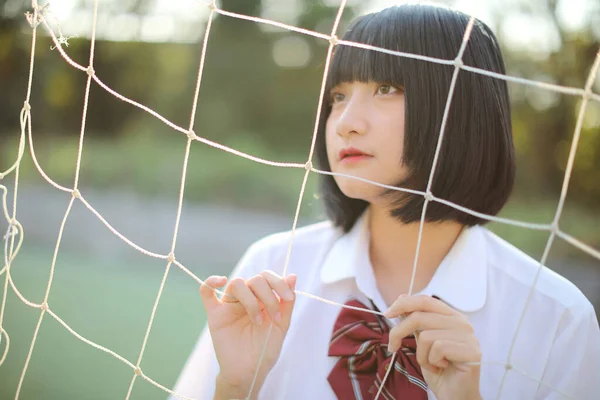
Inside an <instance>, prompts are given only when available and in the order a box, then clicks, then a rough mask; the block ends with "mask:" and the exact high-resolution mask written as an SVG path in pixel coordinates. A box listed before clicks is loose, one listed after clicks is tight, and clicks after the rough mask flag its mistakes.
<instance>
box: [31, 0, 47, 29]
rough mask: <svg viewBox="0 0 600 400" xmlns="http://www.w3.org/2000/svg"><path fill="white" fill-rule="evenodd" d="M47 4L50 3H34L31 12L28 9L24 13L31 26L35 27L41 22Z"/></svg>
mask: <svg viewBox="0 0 600 400" xmlns="http://www.w3.org/2000/svg"><path fill="white" fill-rule="evenodd" d="M49 6H50V3H45V4H44V5H41V6H40V5H39V4H36V5H34V8H33V13H30V12H29V11H27V12H26V13H25V18H26V19H27V22H28V23H29V25H30V26H31V27H32V28H36V27H37V26H38V25H39V24H40V23H41V22H42V18H43V17H42V14H44V13H45V12H46V10H47V9H48V7H49Z"/></svg>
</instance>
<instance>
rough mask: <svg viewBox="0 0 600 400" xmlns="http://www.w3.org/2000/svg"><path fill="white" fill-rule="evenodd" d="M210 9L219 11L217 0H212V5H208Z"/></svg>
mask: <svg viewBox="0 0 600 400" xmlns="http://www.w3.org/2000/svg"><path fill="white" fill-rule="evenodd" d="M208 9H209V10H211V11H214V10H216V9H217V4H216V2H215V0H210V3H208Z"/></svg>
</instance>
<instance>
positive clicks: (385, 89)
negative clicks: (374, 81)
mask: <svg viewBox="0 0 600 400" xmlns="http://www.w3.org/2000/svg"><path fill="white" fill-rule="evenodd" d="M398 90H399V89H398V88H397V87H394V86H392V85H380V86H379V87H378V88H377V94H383V95H386V94H391V93H396V92H397V91H398Z"/></svg>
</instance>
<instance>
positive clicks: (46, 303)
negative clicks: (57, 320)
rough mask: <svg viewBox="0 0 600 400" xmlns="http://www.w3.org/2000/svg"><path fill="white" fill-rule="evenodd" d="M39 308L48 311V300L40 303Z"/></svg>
mask: <svg viewBox="0 0 600 400" xmlns="http://www.w3.org/2000/svg"><path fill="white" fill-rule="evenodd" d="M41 309H42V311H48V302H47V301H45V302H43V303H42V307H41Z"/></svg>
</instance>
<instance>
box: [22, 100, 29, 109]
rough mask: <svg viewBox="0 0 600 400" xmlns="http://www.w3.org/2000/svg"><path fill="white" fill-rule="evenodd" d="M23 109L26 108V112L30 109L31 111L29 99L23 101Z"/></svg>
mask: <svg viewBox="0 0 600 400" xmlns="http://www.w3.org/2000/svg"><path fill="white" fill-rule="evenodd" d="M23 110H24V111H25V112H29V111H31V105H30V104H29V102H28V101H27V100H25V101H24V102H23Z"/></svg>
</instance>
